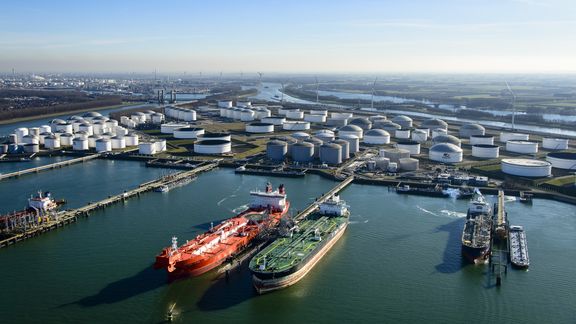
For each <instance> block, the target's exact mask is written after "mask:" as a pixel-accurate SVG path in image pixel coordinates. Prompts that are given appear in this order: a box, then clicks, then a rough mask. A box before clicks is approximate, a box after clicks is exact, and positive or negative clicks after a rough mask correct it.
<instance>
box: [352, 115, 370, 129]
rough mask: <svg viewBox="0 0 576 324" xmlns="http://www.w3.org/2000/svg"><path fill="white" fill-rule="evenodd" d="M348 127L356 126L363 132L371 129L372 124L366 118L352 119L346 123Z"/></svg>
mask: <svg viewBox="0 0 576 324" xmlns="http://www.w3.org/2000/svg"><path fill="white" fill-rule="evenodd" d="M348 125H354V126H358V127H360V128H361V129H363V130H365V131H367V130H369V129H371V128H372V122H371V121H370V120H369V119H368V118H364V117H356V118H352V119H350V120H349V121H348Z"/></svg>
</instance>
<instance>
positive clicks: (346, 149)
mask: <svg viewBox="0 0 576 324" xmlns="http://www.w3.org/2000/svg"><path fill="white" fill-rule="evenodd" d="M332 143H334V144H338V145H340V147H342V161H346V160H348V159H349V158H350V143H348V141H346V140H343V139H335V140H334V141H332Z"/></svg>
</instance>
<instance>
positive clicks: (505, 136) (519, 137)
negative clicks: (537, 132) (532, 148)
mask: <svg viewBox="0 0 576 324" xmlns="http://www.w3.org/2000/svg"><path fill="white" fill-rule="evenodd" d="M529 139H530V135H528V134H523V133H508V132H501V133H500V142H502V143H506V142H508V141H528V140H529Z"/></svg>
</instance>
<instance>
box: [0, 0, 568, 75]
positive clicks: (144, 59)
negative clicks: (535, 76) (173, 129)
mask: <svg viewBox="0 0 576 324" xmlns="http://www.w3.org/2000/svg"><path fill="white" fill-rule="evenodd" d="M12 68H14V69H15V70H16V71H19V72H23V73H24V72H35V73H41V72H102V73H108V72H152V71H154V70H157V71H158V72H160V73H162V72H164V73H181V72H187V73H197V72H204V73H210V72H224V73H240V72H244V73H249V72H255V71H259V72H279V73H429V72H430V73H435V72H442V73H469V72H475V73H576V1H574V0H482V1H478V0H451V1H449V0H398V1H389V0H380V1H367V0H347V1H340V0H332V1H324V0H307V1H301V0H288V1H287V0H281V1H276V0H267V1H260V0H253V1H250V0H243V1H240V0H235V1H233V0H229V1H225V0H205V1H198V0H196V1H194V0H165V1H148V0H137V1H136V0H135V1H128V0H114V1H109V0H98V1H78V0H74V1H64V0H50V1H45V0H24V1H23V0H3V1H1V2H0V73H7V72H10V71H11V70H12Z"/></svg>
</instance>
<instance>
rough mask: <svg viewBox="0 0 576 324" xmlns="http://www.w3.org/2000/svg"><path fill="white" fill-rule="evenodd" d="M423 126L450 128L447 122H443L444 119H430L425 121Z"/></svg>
mask: <svg viewBox="0 0 576 324" xmlns="http://www.w3.org/2000/svg"><path fill="white" fill-rule="evenodd" d="M422 125H427V126H448V123H446V122H445V121H443V120H442V119H438V118H430V119H426V120H425V121H423V122H422Z"/></svg>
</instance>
